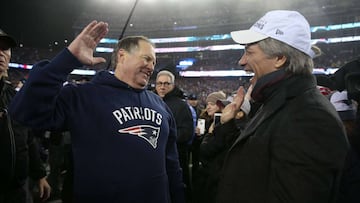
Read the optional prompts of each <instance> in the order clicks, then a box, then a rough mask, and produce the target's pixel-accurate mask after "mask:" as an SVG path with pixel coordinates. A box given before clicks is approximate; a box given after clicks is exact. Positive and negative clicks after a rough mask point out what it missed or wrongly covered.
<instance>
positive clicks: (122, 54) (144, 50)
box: [115, 40, 156, 89]
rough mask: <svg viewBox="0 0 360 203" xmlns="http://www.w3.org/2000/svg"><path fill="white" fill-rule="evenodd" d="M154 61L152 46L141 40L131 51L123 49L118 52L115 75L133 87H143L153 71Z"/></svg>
mask: <svg viewBox="0 0 360 203" xmlns="http://www.w3.org/2000/svg"><path fill="white" fill-rule="evenodd" d="M155 63H156V56H155V49H154V47H153V46H152V45H151V44H150V43H148V42H146V41H143V40H141V41H140V42H139V47H138V49H135V50H133V51H132V52H131V53H130V52H127V51H125V50H122V49H121V50H119V52H118V64H117V66H116V69H115V76H116V77H117V78H118V79H120V80H121V81H123V82H125V83H127V84H128V85H130V86H131V87H133V88H136V89H143V88H145V87H146V86H147V84H148V82H149V79H150V76H151V75H152V73H153V72H154V67H155Z"/></svg>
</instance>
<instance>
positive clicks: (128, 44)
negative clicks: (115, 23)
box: [110, 36, 155, 70]
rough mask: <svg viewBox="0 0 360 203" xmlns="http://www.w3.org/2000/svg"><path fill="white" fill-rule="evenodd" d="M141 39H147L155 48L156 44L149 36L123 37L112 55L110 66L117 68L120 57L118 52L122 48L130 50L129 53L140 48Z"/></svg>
mask: <svg viewBox="0 0 360 203" xmlns="http://www.w3.org/2000/svg"><path fill="white" fill-rule="evenodd" d="M140 41H145V42H148V43H149V44H151V45H152V46H153V47H154V48H155V44H154V43H153V42H151V41H150V39H149V38H147V37H145V36H129V37H125V38H123V39H121V40H120V41H119V42H118V43H117V45H116V47H115V49H114V51H113V53H112V55H111V65H110V67H111V68H112V69H113V70H114V69H115V68H116V65H117V63H118V57H117V54H118V52H119V50H120V49H124V50H125V51H127V52H129V53H133V52H134V51H136V50H138V49H139V42H140Z"/></svg>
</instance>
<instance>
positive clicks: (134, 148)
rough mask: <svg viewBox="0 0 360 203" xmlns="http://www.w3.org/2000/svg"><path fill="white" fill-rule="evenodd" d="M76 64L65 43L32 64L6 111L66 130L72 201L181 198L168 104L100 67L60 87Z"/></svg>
mask: <svg viewBox="0 0 360 203" xmlns="http://www.w3.org/2000/svg"><path fill="white" fill-rule="evenodd" d="M78 66H81V64H80V63H79V61H78V60H77V59H76V58H75V57H74V56H73V55H72V54H71V53H70V52H69V51H68V50H67V49H65V50H64V51H62V52H61V53H60V54H59V55H58V56H56V57H55V58H54V59H53V60H52V61H51V62H48V61H43V62H40V63H38V64H37V65H35V66H34V68H33V70H31V72H30V75H29V79H28V80H27V82H26V84H25V86H24V87H23V88H22V89H21V91H20V92H19V93H18V94H17V95H16V97H15V98H14V100H13V101H12V104H11V106H10V109H9V112H10V114H11V115H12V116H13V118H14V119H15V120H17V121H19V122H20V123H22V124H26V125H28V126H31V127H36V128H42V129H63V130H69V131H70V133H71V135H72V145H73V158H74V197H75V202H87V203H88V202H99V203H100V202H107V203H109V202H110V203H111V202H133V203H135V202H139V203H143V202H154V203H169V202H172V203H174V202H184V193H183V187H184V185H183V183H182V177H181V168H180V166H179V161H178V153H177V150H176V124H175V121H174V119H173V116H172V114H171V111H170V109H169V108H168V107H167V106H166V104H165V103H164V102H163V101H162V99H161V98H160V97H158V96H157V95H155V94H154V93H152V92H150V91H147V90H145V89H133V88H131V87H129V86H128V85H127V84H125V83H123V82H121V81H120V80H118V79H117V78H116V77H115V76H114V75H113V74H112V73H109V72H107V71H102V72H99V73H98V74H97V75H96V76H95V77H94V78H93V80H92V81H90V82H89V83H85V84H83V85H66V86H64V87H63V82H64V81H65V80H66V78H67V76H68V74H69V73H70V72H71V71H72V70H73V69H74V68H76V67H78Z"/></svg>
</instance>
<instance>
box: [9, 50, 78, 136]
mask: <svg viewBox="0 0 360 203" xmlns="http://www.w3.org/2000/svg"><path fill="white" fill-rule="evenodd" d="M79 66H82V64H81V63H80V62H79V61H78V60H77V59H76V58H75V57H74V56H73V55H72V54H71V53H70V51H69V50H68V49H64V50H63V51H62V52H60V53H59V54H58V55H57V56H56V57H55V58H54V59H53V60H52V61H42V62H39V63H37V64H35V65H34V67H33V69H32V70H31V71H30V74H29V78H28V80H27V81H26V83H25V85H24V86H23V87H22V88H21V90H20V91H19V92H18V93H17V94H16V95H15V97H14V99H13V100H12V102H11V104H10V107H9V112H10V115H11V116H12V117H13V119H14V120H16V121H18V122H20V123H21V124H24V125H26V126H29V127H33V128H35V129H61V128H62V126H63V125H64V122H65V116H64V110H65V109H64V108H65V106H62V105H61V103H60V101H59V100H57V98H58V94H59V92H60V89H61V88H62V87H63V83H64V82H65V81H66V79H67V76H68V75H69V74H70V73H71V71H72V70H73V69H74V68H76V67H79Z"/></svg>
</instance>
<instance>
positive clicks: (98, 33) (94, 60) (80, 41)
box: [68, 21, 109, 66]
mask: <svg viewBox="0 0 360 203" xmlns="http://www.w3.org/2000/svg"><path fill="white" fill-rule="evenodd" d="M108 31H109V28H108V24H107V23H105V22H97V21H92V22H91V23H90V24H88V25H87V26H86V27H85V28H84V29H83V30H82V32H81V33H80V34H79V35H78V36H77V37H76V38H75V39H74V41H72V42H71V44H70V45H69V47H68V49H69V51H70V52H71V53H72V54H73V55H74V56H75V57H76V58H77V59H78V60H79V61H80V62H81V63H82V64H84V65H91V66H92V65H96V64H98V63H103V62H106V60H105V59H104V58H102V57H94V56H93V54H94V49H95V48H96V46H97V44H99V42H100V40H101V39H102V38H103V37H104V36H105V35H106V34H107V33H108Z"/></svg>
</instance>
